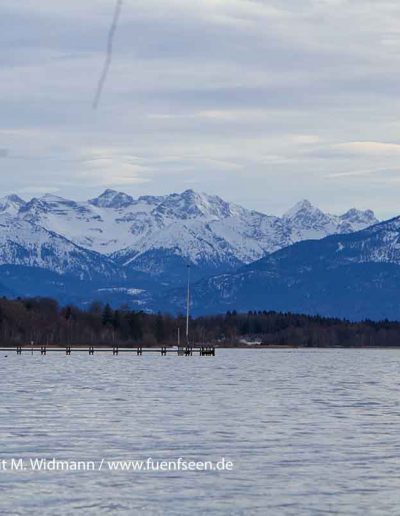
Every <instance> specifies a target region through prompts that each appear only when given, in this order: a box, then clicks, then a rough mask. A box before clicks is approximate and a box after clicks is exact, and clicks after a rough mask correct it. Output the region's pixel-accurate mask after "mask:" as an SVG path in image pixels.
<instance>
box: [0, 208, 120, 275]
mask: <svg viewBox="0 0 400 516" xmlns="http://www.w3.org/2000/svg"><path fill="white" fill-rule="evenodd" d="M0 265H20V266H25V267H34V268H42V269H47V270H49V271H52V272H56V273H59V274H71V275H74V276H76V277H78V278H80V279H82V280H93V279H95V278H99V277H101V278H104V279H110V278H122V277H123V273H121V271H120V270H119V269H118V268H117V267H116V266H115V264H114V263H113V262H112V261H111V260H110V259H108V258H107V257H105V256H102V255H100V254H99V253H96V252H93V251H89V250H87V249H83V248H81V247H79V246H77V245H76V244H74V243H73V242H71V241H69V240H67V239H66V238H64V237H63V236H61V235H58V234H56V233H54V232H52V231H48V230H46V229H44V228H43V227H41V226H39V225H36V224H33V223H31V222H28V221H26V220H23V219H20V218H17V217H13V216H12V215H9V214H8V213H3V214H1V215H0Z"/></svg>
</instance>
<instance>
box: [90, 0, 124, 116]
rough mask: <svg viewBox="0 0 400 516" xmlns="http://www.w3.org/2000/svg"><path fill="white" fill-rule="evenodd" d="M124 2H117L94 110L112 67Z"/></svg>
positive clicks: (121, 0) (120, 0) (119, 0)
mask: <svg viewBox="0 0 400 516" xmlns="http://www.w3.org/2000/svg"><path fill="white" fill-rule="evenodd" d="M122 2H123V0H117V3H116V5H115V11H114V17H113V21H112V24H111V27H110V32H109V33H108V41H107V53H106V59H105V61H104V66H103V71H102V73H101V75H100V79H99V82H98V84H97V90H96V95H95V97H94V101H93V109H97V107H98V105H99V102H100V99H101V95H102V93H103V88H104V84H105V82H106V80H107V75H108V72H109V70H110V65H111V61H112V53H113V44H114V36H115V32H116V30H117V26H118V20H119V17H120V14H121V9H122Z"/></svg>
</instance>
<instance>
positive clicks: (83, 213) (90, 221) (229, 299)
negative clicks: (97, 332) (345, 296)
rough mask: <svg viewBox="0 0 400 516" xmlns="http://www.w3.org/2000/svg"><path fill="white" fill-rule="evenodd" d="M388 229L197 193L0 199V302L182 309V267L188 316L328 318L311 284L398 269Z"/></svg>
mask: <svg viewBox="0 0 400 516" xmlns="http://www.w3.org/2000/svg"><path fill="white" fill-rule="evenodd" d="M396 221H397V219H393V221H388V222H383V223H379V221H378V220H377V219H376V217H375V215H374V213H373V212H372V211H371V210H366V211H360V210H356V209H354V208H353V209H350V210H348V211H347V212H346V213H344V214H342V215H331V214H327V213H324V212H323V211H321V210H319V209H318V208H316V207H314V206H313V205H312V204H311V203H310V202H309V201H306V200H304V201H301V202H299V203H298V204H296V205H295V206H294V207H293V208H292V209H290V210H289V211H287V212H286V213H285V214H284V215H283V216H282V217H277V216H273V215H267V214H264V213H260V212H257V211H254V210H248V209H246V208H244V207H242V206H239V205H237V204H233V203H229V202H226V201H224V200H223V199H221V198H220V197H218V196H213V195H207V194H203V193H197V192H194V191H193V190H187V191H185V192H183V193H180V194H176V193H174V194H170V195H165V196H142V197H139V198H137V199H135V198H133V197H131V196H130V195H127V194H125V193H122V192H117V191H115V190H106V191H105V192H104V193H102V194H101V195H100V196H98V197H96V198H94V199H90V200H87V201H81V202H77V201H74V200H70V199H64V198H62V197H59V196H55V195H50V194H47V195H44V196H42V197H39V198H33V199H31V200H29V201H25V200H23V199H21V198H20V197H18V196H16V195H10V196H8V197H5V198H3V199H0V242H1V244H2V245H1V248H0V293H3V294H4V295H10V293H12V294H14V295H52V296H55V297H57V298H58V299H59V300H60V301H61V302H63V303H65V302H71V301H73V302H76V303H79V304H86V303H89V302H90V301H91V300H94V299H99V300H103V301H106V302H111V303H113V304H114V305H118V304H121V303H126V304H128V305H130V306H133V307H135V306H136V307H140V308H142V309H150V310H165V309H170V310H172V311H179V310H181V308H182V305H183V304H184V301H183V299H184V296H183V295H182V291H181V290H180V288H181V287H182V286H183V285H184V282H185V266H186V265H187V264H190V265H191V270H192V277H193V282H194V283H195V286H194V297H193V308H194V311H195V312H196V313H204V312H207V313H210V312H214V311H215V312H220V311H224V310H225V309H265V308H271V309H283V310H289V309H291V310H292V309H293V310H296V311H302V312H306V313H309V312H312V313H325V312H326V313H327V315H336V313H337V312H338V310H337V309H336V308H332V309H331V308H330V306H329V303H328V304H327V305H326V308H324V306H325V305H324V304H323V303H322V301H323V299H322V291H321V288H319V287H317V285H318V284H319V283H318V281H317V278H320V280H321V281H322V279H323V280H324V281H328V278H331V281H333V282H334V285H333V286H334V287H335V288H336V289H337V288H338V285H337V283H336V280H337V274H339V272H338V271H344V270H347V271H349V270H350V269H352V268H354V267H356V266H359V267H358V269H357V270H359V271H361V269H363V271H366V270H367V269H366V267H367V268H368V267H369V264H371V263H374V264H381V266H383V265H385V266H388V267H389V268H390V266H395V267H397V266H398V265H399V264H398V263H397V261H396V260H397V259H398V257H397V248H396V238H397V235H399V230H398V229H397V226H396V223H397V222H396ZM378 228H380V229H378ZM331 235H334V236H331ZM356 268H357V267H356ZM333 271H335V272H333ZM348 274H350V278H351V279H352V281H353V280H354V277H353V276H352V273H350V272H348ZM365 274H366V276H365V278H364V279H365V281H366V282H368V274H367V272H365ZM335 278H336V279H335ZM381 279H382V278H381ZM354 281H355V280H354ZM354 281H353V282H354ZM328 283H329V282H328ZM296 285H301V289H300V288H299V289H297V290H296ZM324 288H325V289H327V290H328V291H329V289H330V287H329V284H327V285H324ZM331 292H332V291H331ZM328 297H329V296H328ZM336 297H337V296H336ZM296 300H297V301H296ZM307 300H308V301H307ZM350 308H351V307H350ZM363 310H364V309H363V308H362V307H361V308H360V310H358V309H356V308H354V309H353V308H352V310H351V316H354V317H361V316H362V315H363V314H364V312H365V310H364V312H363ZM343 311H344V312H346V314H345V315H347V313H348V312H347V311H346V310H343ZM367 312H368V311H367ZM367 312H365V313H367ZM339 313H342V312H341V310H339ZM368 315H370V312H368ZM372 315H373V314H372ZM348 316H349V317H350V315H348Z"/></svg>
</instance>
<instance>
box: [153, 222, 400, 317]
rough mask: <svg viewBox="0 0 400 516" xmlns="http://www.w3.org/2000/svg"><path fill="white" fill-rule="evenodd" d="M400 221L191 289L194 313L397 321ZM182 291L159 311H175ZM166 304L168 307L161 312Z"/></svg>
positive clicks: (294, 249)
mask: <svg viewBox="0 0 400 516" xmlns="http://www.w3.org/2000/svg"><path fill="white" fill-rule="evenodd" d="M399 291H400V217H397V218H394V219H391V220H389V221H385V222H381V223H379V224H376V225H373V226H371V227H369V228H366V229H364V230H361V231H358V232H355V233H350V234H342V235H339V234H337V235H332V236H329V237H326V238H324V239H321V240H306V241H302V242H298V243H296V244H294V245H292V246H289V247H286V248H284V249H281V250H279V251H276V252H275V253H272V254H270V255H268V256H266V257H264V258H263V259H261V260H259V261H256V262H254V263H252V264H250V265H247V266H245V267H242V268H241V269H239V270H238V271H236V272H234V273H231V274H222V275H218V276H214V277H211V278H207V279H204V280H203V281H200V282H199V283H198V284H196V285H194V286H193V303H194V306H193V307H194V310H195V312H197V313H214V312H224V311H226V310H238V311H248V310H277V311H285V312H287V311H292V312H300V313H307V314H320V315H327V316H338V317H346V318H352V319H356V320H358V319H365V318H370V319H384V318H392V319H398V318H399V317H400V302H399ZM181 297H182V292H179V291H175V292H169V293H167V294H164V298H163V299H159V300H158V304H161V305H165V306H167V307H168V308H169V309H170V310H174V304H175V306H178V305H179V304H180V303H181ZM168 303H170V305H169V306H168Z"/></svg>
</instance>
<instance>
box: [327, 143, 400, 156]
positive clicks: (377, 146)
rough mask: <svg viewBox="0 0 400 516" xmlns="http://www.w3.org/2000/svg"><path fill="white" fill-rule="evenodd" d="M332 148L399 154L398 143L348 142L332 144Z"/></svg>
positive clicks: (350, 151) (360, 152)
mask: <svg viewBox="0 0 400 516" xmlns="http://www.w3.org/2000/svg"><path fill="white" fill-rule="evenodd" d="M333 149H337V150H339V151H344V152H349V153H354V154H361V155H372V156H379V155H398V154H400V143H399V144H397V143H384V142H372V141H370V142H368V141H365V142H348V143H340V144H337V145H334V146H333Z"/></svg>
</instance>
